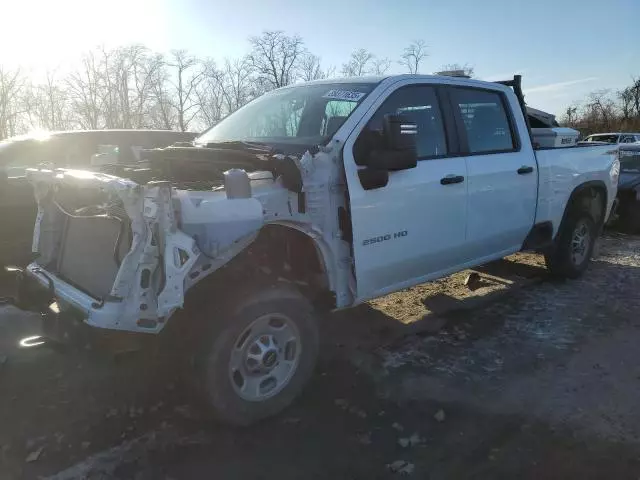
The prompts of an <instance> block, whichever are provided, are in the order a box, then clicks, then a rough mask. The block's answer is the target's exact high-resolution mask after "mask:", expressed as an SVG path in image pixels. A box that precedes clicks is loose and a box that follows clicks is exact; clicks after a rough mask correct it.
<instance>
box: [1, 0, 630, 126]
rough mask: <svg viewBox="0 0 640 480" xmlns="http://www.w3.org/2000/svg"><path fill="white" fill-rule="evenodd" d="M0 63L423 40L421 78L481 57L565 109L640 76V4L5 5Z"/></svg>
mask: <svg viewBox="0 0 640 480" xmlns="http://www.w3.org/2000/svg"><path fill="white" fill-rule="evenodd" d="M0 9H1V11H2V20H3V21H2V27H1V28H0V66H15V65H17V64H20V65H23V66H27V67H28V68H30V69H32V70H33V71H34V72H38V71H43V70H44V69H47V68H49V69H51V68H56V67H59V68H62V69H65V68H71V67H70V66H72V65H73V62H74V61H76V60H77V59H78V58H79V57H80V55H81V54H82V52H84V51H86V50H88V49H90V48H93V47H95V46H97V45H106V46H117V45H124V44H130V43H143V44H145V45H147V46H148V47H150V48H151V49H153V50H156V51H161V52H167V51H169V50H171V49H180V48H184V49H187V50H189V51H190V52H192V53H193V54H195V55H198V56H201V57H210V58H213V59H216V60H218V61H221V60H223V59H224V58H226V57H229V58H234V57H239V56H241V55H243V54H245V53H247V51H248V49H249V44H248V41H247V39H248V38H249V37H250V36H252V35H258V34H260V32H262V31H263V30H283V31H285V32H287V33H288V34H291V35H293V34H298V35H300V36H301V37H302V38H303V39H304V41H305V44H306V46H307V48H308V49H309V51H311V52H313V53H315V54H316V55H319V56H320V57H321V58H322V62H323V64H324V65H335V66H337V67H338V70H339V68H340V66H341V64H342V63H344V62H345V61H346V60H347V58H348V57H349V54H350V53H351V52H352V51H353V50H355V49H358V48H361V47H363V48H367V49H368V50H370V51H372V52H373V53H375V54H376V55H377V56H379V57H388V58H390V59H393V60H394V64H393V65H392V68H391V70H390V73H403V67H402V66H401V65H399V64H397V63H396V62H395V60H396V59H398V58H399V57H400V55H401V54H402V51H403V49H404V47H405V46H406V45H408V44H409V43H410V42H411V41H412V40H414V39H422V40H424V41H425V42H426V44H427V45H428V53H429V57H428V58H426V59H425V61H424V63H423V64H422V67H421V73H432V72H434V71H437V70H438V69H440V67H441V66H442V65H444V64H449V63H460V64H470V65H473V66H474V68H475V75H476V76H477V77H479V78H482V79H486V80H498V79H505V78H511V77H512V76H513V74H514V73H520V74H522V76H523V86H524V88H525V94H526V100H527V103H528V104H529V105H530V106H532V107H535V108H540V109H542V110H546V111H549V112H552V113H555V114H557V115H561V114H562V112H563V111H564V109H565V108H566V107H567V106H568V105H570V104H572V103H575V102H579V101H581V100H583V99H584V98H585V97H586V95H588V93H589V92H591V91H594V90H599V89H611V90H612V91H615V90H616V89H619V88H622V87H624V86H626V85H628V84H630V83H631V77H632V76H636V77H637V76H640V26H639V23H638V22H639V19H640V0H609V1H608V2H606V3H605V2H601V1H598V2H596V1H595V0H535V1H534V0H530V1H525V0H401V1H397V2H390V1H380V2H375V1H371V0H369V1H364V0H323V1H321V2H316V1H314V2H310V1H308V0H307V1H305V0H297V1H294V0H269V1H266V0H234V1H228V0H227V1H219V0H208V1H207V0H110V1H109V2H91V1H87V0H82V1H81V0H19V1H16V0H0Z"/></svg>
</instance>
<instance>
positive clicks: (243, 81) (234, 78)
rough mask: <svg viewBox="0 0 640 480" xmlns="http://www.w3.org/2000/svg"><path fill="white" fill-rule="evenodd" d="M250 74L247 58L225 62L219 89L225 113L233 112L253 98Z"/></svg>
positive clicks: (250, 69)
mask: <svg viewBox="0 0 640 480" xmlns="http://www.w3.org/2000/svg"><path fill="white" fill-rule="evenodd" d="M252 72H253V70H252V67H251V64H250V61H249V59H248V58H240V59H236V60H234V61H231V60H229V59H227V60H225V65H224V69H223V71H222V86H221V88H222V95H223V97H224V103H225V107H226V112H227V113H230V112H234V111H235V110H237V109H238V108H240V107H242V106H243V105H244V104H246V103H247V102H249V101H250V100H251V99H252V98H253V97H254V96H255V94H256V92H255V91H254V90H252V88H251V84H252V78H251V75H252Z"/></svg>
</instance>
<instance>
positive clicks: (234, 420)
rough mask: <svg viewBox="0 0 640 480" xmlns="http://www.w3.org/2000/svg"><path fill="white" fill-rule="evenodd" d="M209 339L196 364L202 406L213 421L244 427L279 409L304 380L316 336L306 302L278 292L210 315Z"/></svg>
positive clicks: (290, 291) (315, 350) (287, 292)
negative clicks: (211, 316) (206, 404)
mask: <svg viewBox="0 0 640 480" xmlns="http://www.w3.org/2000/svg"><path fill="white" fill-rule="evenodd" d="M209 310H210V313H212V314H213V313H215V314H216V315H215V316H216V318H210V319H209V321H211V322H215V324H214V327H213V334H212V337H210V338H209V339H205V345H204V348H203V349H202V351H201V354H200V358H199V359H198V365H199V369H198V371H199V377H200V382H201V385H202V386H203V387H204V388H203V390H204V394H205V395H204V396H205V400H206V401H207V403H208V404H209V406H210V407H211V408H212V410H213V414H214V415H215V417H216V418H217V419H219V420H221V421H224V422H226V423H230V424H234V425H249V424H252V423H254V422H256V421H259V420H262V419H264V418H267V417H270V416H273V415H275V414H277V413H279V412H280V411H282V410H283V409H285V408H286V407H287V406H288V405H289V404H290V403H291V402H292V401H293V400H294V399H295V398H296V397H297V396H298V395H299V394H300V392H301V391H302V389H303V387H304V385H305V384H306V382H307V381H308V379H309V378H310V376H311V374H312V372H313V368H314V366H315V363H316V358H317V353H318V331H317V326H316V322H315V318H314V315H313V310H312V307H311V305H310V304H309V302H308V301H307V300H306V298H304V297H303V296H302V295H301V294H300V293H299V292H297V291H296V290H294V289H292V288H290V287H288V286H278V287H276V288H271V289H269V290H263V291H258V292H255V291H254V292H253V293H250V294H249V295H248V296H247V297H245V299H244V300H243V301H241V302H240V303H238V304H236V305H235V306H230V307H229V308H227V309H225V310H224V312H225V313H223V314H222V315H221V314H220V313H221V312H219V311H216V312H214V311H213V309H209Z"/></svg>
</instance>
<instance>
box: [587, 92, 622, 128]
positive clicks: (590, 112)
mask: <svg viewBox="0 0 640 480" xmlns="http://www.w3.org/2000/svg"><path fill="white" fill-rule="evenodd" d="M615 108H616V107H615V103H614V101H613V99H612V98H611V96H610V91H609V90H607V89H604V90H596V91H595V92H591V93H590V94H589V100H588V101H587V104H586V105H585V117H586V118H585V120H586V122H587V125H600V126H602V127H603V128H605V129H607V130H609V129H611V127H612V123H613V120H614V117H615V114H616V111H615Z"/></svg>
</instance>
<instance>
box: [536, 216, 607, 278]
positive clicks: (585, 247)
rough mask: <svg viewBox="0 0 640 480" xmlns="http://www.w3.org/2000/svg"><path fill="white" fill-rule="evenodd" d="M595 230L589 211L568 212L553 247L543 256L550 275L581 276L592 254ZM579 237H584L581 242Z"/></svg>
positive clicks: (562, 276) (595, 238) (595, 236)
mask: <svg viewBox="0 0 640 480" xmlns="http://www.w3.org/2000/svg"><path fill="white" fill-rule="evenodd" d="M596 232H597V229H596V225H595V223H594V221H593V218H591V215H589V213H587V212H585V211H580V210H577V211H573V212H570V213H569V214H568V216H567V218H566V219H565V221H564V222H563V223H562V226H561V228H560V232H558V237H557V239H556V242H555V245H554V247H553V249H552V250H551V251H549V252H547V253H545V256H544V259H545V263H546V265H547V269H548V270H549V272H550V273H551V275H552V276H554V277H556V278H570V279H575V278H579V277H581V276H582V274H583V273H584V272H585V270H587V268H588V267H589V262H590V261H591V256H592V255H593V248H594V245H595V243H596V240H597V235H596ZM580 238H582V239H584V241H583V243H582V244H581V243H579V242H580ZM574 240H575V242H574ZM574 247H575V248H574Z"/></svg>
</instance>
